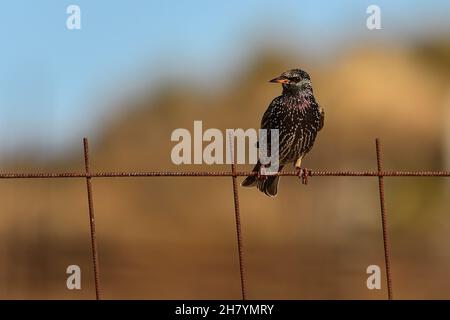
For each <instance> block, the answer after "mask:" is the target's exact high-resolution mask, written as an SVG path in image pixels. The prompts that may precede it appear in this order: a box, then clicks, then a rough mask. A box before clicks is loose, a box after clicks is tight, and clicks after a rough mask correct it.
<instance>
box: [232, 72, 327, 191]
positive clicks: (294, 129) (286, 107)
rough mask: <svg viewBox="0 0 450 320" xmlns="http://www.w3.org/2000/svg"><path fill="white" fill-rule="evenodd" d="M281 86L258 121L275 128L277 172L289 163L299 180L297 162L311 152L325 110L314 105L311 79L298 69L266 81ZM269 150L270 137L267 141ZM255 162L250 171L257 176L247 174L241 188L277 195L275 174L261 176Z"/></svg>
mask: <svg viewBox="0 0 450 320" xmlns="http://www.w3.org/2000/svg"><path fill="white" fill-rule="evenodd" d="M269 82H272V83H279V84H281V85H282V89H283V90H282V94H281V95H280V96H278V97H276V98H275V99H273V100H272V102H271V103H270V105H269V107H268V108H267V110H266V112H265V113H264V115H263V117H262V120H261V129H266V130H267V132H270V129H278V130H279V131H278V133H279V140H278V141H279V146H278V152H279V166H278V172H281V171H282V169H283V167H284V166H285V165H288V164H290V163H293V164H294V166H295V169H296V172H297V174H298V176H299V177H302V176H304V175H307V174H308V170H306V169H302V167H301V163H302V159H303V158H304V157H305V155H306V154H307V153H308V152H310V151H311V149H312V147H313V145H314V141H315V139H316V136H317V133H318V132H319V131H320V130H321V129H322V128H323V126H324V122H325V111H324V109H323V108H322V107H321V106H319V104H318V103H317V101H316V99H315V97H314V93H313V88H312V83H311V78H310V76H309V74H308V73H307V72H305V71H303V70H302V69H292V70H288V71H285V72H283V73H282V74H281V75H280V76H278V77H276V78H274V79H272V80H270V81H269ZM267 145H268V146H267V150H270V149H271V148H270V146H269V145H270V135H269V137H268V139H267ZM263 166H267V165H262V164H261V163H260V162H259V161H258V162H257V164H256V166H255V167H254V169H253V172H257V174H253V175H250V176H248V177H246V178H245V180H244V181H243V182H242V183H241V185H242V186H243V187H255V186H256V187H257V188H258V189H259V190H260V191H261V192H264V194H266V195H267V196H269V197H275V196H276V195H277V192H278V181H279V178H280V177H279V175H263V174H262V172H261V169H262V167H263Z"/></svg>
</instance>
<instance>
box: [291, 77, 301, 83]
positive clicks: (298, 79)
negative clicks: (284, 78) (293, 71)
mask: <svg viewBox="0 0 450 320" xmlns="http://www.w3.org/2000/svg"><path fill="white" fill-rule="evenodd" d="M300 80H301V79H300V77H292V81H293V82H300Z"/></svg>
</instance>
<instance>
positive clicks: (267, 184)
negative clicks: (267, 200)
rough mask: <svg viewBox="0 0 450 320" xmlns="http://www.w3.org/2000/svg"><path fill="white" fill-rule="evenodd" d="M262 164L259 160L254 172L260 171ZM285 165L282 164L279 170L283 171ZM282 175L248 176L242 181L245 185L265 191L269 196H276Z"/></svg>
mask: <svg viewBox="0 0 450 320" xmlns="http://www.w3.org/2000/svg"><path fill="white" fill-rule="evenodd" d="M260 168H261V164H260V163H259V162H258V163H257V164H256V166H255V168H254V169H253V172H259V170H260ZM281 169H283V166H280V168H279V169H278V171H281ZM279 179H280V177H279V176H278V175H277V176H275V175H273V176H270V175H269V176H266V177H265V178H264V179H259V178H258V176H254V175H253V176H248V177H247V178H245V180H244V181H243V182H242V183H241V185H242V186H243V187H255V186H256V187H257V188H258V190H259V191H261V192H264V193H265V194H266V195H267V196H269V197H275V196H276V195H277V191H278V181H279Z"/></svg>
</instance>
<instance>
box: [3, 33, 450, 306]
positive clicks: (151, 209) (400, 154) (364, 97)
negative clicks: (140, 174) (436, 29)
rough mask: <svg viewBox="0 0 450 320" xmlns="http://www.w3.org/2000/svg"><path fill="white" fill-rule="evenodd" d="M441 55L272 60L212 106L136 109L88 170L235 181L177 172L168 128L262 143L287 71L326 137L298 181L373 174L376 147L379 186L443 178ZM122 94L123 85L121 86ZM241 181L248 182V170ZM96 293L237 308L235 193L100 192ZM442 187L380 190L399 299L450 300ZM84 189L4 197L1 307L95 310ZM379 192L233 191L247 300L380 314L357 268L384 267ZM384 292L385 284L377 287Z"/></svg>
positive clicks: (165, 185)
mask: <svg viewBox="0 0 450 320" xmlns="http://www.w3.org/2000/svg"><path fill="white" fill-rule="evenodd" d="M449 48H450V43H449V42H448V41H447V42H443V41H442V39H439V40H436V41H434V42H432V43H427V44H423V45H421V46H418V47H416V48H409V49H407V48H395V47H389V48H388V47H385V48H378V47H374V48H370V47H367V46H365V47H361V48H359V49H358V48H357V49H352V50H349V51H348V52H346V53H345V54H343V55H342V56H341V57H340V58H338V59H336V60H334V61H332V62H325V63H323V64H320V65H318V64H313V63H311V62H310V61H309V60H308V59H306V58H304V57H301V56H296V55H290V56H286V55H281V54H279V53H278V52H276V51H267V52H265V53H264V52H263V53H261V54H260V55H259V56H255V57H254V59H253V61H254V62H253V63H252V64H251V65H250V66H248V68H247V69H246V70H243V71H242V73H241V74H240V75H238V76H237V77H236V79H234V80H233V81H230V84H229V86H227V87H222V88H220V89H217V90H211V91H209V90H208V91H207V92H205V90H202V89H201V88H195V87H187V86H185V85H184V84H183V83H182V82H180V83H176V82H174V83H167V84H165V85H164V86H162V87H161V88H159V90H157V91H156V92H155V91H152V92H151V93H149V94H146V95H142V96H138V97H134V98H132V99H130V100H129V101H128V102H127V103H126V104H124V105H123V106H121V108H120V109H121V111H120V112H119V113H118V114H117V115H116V116H115V117H113V118H112V119H111V120H108V121H109V122H107V123H105V124H104V129H103V131H102V132H101V134H100V135H98V136H96V137H92V138H91V139H90V140H91V154H92V157H91V159H92V167H93V168H92V170H95V171H111V170H136V171H140V170H229V168H228V167H227V166H214V167H211V166H200V165H195V166H194V165H192V166H186V167H183V166H182V167H180V166H175V165H173V164H172V163H171V160H170V151H171V149H172V147H173V145H174V143H172V142H171V141H170V134H171V132H172V131H173V130H174V129H176V128H188V129H190V130H191V129H192V126H193V121H194V120H203V125H204V129H206V128H211V127H214V128H219V129H225V128H238V127H242V128H250V127H258V126H259V122H260V118H261V116H262V113H263V112H264V111H265V109H266V107H267V105H268V104H269V102H270V101H271V99H273V98H274V97H275V96H276V95H278V94H279V92H280V88H279V87H277V86H274V85H272V84H269V83H268V82H267V80H269V79H271V78H273V76H275V75H277V74H279V73H280V72H282V71H284V70H286V69H288V68H292V67H301V68H304V69H306V70H307V71H308V72H309V73H310V74H311V76H312V80H313V85H314V90H315V94H316V97H317V98H318V101H319V102H320V103H321V104H322V105H323V106H324V108H325V110H326V124H325V128H324V130H323V131H322V132H321V133H320V135H319V137H318V139H317V141H316V145H315V147H314V149H313V151H312V152H311V154H310V155H308V157H307V158H306V159H305V161H304V165H305V166H307V167H308V168H313V169H317V170H319V169H335V170H339V169H354V170H366V169H374V168H376V158H375V145H374V139H375V137H380V138H382V141H383V143H384V150H385V168H386V169H387V170H390V169H391V170H396V169H399V170H443V169H447V170H448V169H449V165H448V163H444V161H445V160H444V159H445V157H444V154H445V152H446V150H448V149H449V148H450V146H449V144H450V138H448V137H447V138H446V137H445V135H444V132H445V130H446V127H447V126H449V123H450V121H449V119H447V118H446V116H445V115H448V114H449V113H448V112H446V108H449V107H450V106H449V102H448V101H449V96H450V81H449V79H450V77H449V70H450V68H449V64H450V56H449ZM123 81H126V79H123ZM82 168H83V157H82V149H81V137H80V149H79V150H73V151H72V152H71V153H69V154H68V155H67V157H66V159H64V160H55V161H50V162H46V163H40V164H39V166H37V165H36V164H35V163H33V156H32V154H29V155H28V157H26V160H25V161H23V162H18V161H16V160H15V159H12V160H11V161H9V163H7V164H6V165H4V166H3V169H2V170H4V171H13V170H21V171H56V170H58V171H62V170H69V171H80V170H82ZM240 169H250V166H248V168H247V167H245V168H244V167H242V168H240ZM93 187H94V200H95V210H96V217H97V229H98V241H99V251H100V268H101V272H102V286H103V292H104V295H105V297H106V298H149V299H161V298H175V299H177V298H186V299H197V298H206V299H209V298H212V299H213V298H223V299H233V298H239V271H238V260H237V253H236V244H235V226H234V214H233V201H232V189H231V179H228V178H214V179H213V178H203V179H202V178H136V179H120V180H110V179H95V180H94V182H93ZM449 190H450V187H449V183H448V181H444V179H434V178H429V179H428V178H422V179H421V178H395V179H394V178H386V195H387V196H386V201H387V209H388V214H389V220H390V232H391V235H392V246H393V256H392V262H393V266H392V267H393V273H394V274H393V275H394V286H395V287H394V288H395V294H396V297H398V298H448V297H450V280H448V279H447V277H446V275H447V270H448V268H449V267H450V248H449V245H448V244H449V243H450V236H449V234H450V233H449V231H450V216H449V215H448V213H449V195H450V194H449V192H450V191H449ZM85 192H86V191H85V181H84V180H82V179H80V180H53V181H51V180H45V181H42V180H40V181H38V180H27V181H25V180H20V181H18V180H7V181H1V183H0V194H2V204H3V205H2V214H1V219H0V239H1V241H0V243H1V244H0V283H1V285H0V298H68V299H69V298H93V297H94V291H93V286H92V285H93V274H92V265H91V262H90V244H89V223H88V211H87V203H86V194H85ZM377 192H378V191H377V183H376V179H375V178H359V179H356V178H326V177H316V178H312V179H310V183H309V185H308V186H306V187H305V186H303V185H302V184H301V183H300V182H299V181H298V180H297V179H294V178H282V179H281V186H280V191H279V196H278V197H277V198H275V199H269V198H266V197H265V196H263V195H262V194H260V193H258V192H256V191H255V190H253V189H241V190H240V197H241V210H242V220H243V221H242V224H243V235H244V242H245V254H246V262H247V275H248V280H247V283H248V291H249V292H248V294H249V297H250V298H261V299H264V298H266V299H272V298H274V299H278V298H286V299H301V298H325V299H334V298H344V299H346V298H366V299H372V298H373V299H380V298H384V297H385V295H386V292H385V289H384V288H383V289H382V290H381V291H377V290H375V291H369V290H367V288H366V287H365V283H366V277H367V275H366V268H367V266H369V265H371V264H378V265H380V266H383V263H384V260H383V251H382V250H383V245H382V240H381V222H380V213H379V202H378V193H377ZM71 264H77V265H80V266H81V268H82V277H83V278H82V290H81V291H77V292H75V291H69V290H67V289H66V287H65V281H66V276H67V275H66V274H65V269H66V267H67V266H68V265H71ZM383 283H384V281H383Z"/></svg>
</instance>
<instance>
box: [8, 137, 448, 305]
mask: <svg viewBox="0 0 450 320" xmlns="http://www.w3.org/2000/svg"><path fill="white" fill-rule="evenodd" d="M83 145H84V163H85V170H84V172H61V173H0V179H54V178H55V179H56V178H83V179H86V188H87V200H88V208H89V224H90V236H91V250H92V263H93V269H94V284H95V296H96V299H97V300H100V299H101V297H102V294H101V285H100V278H101V277H100V268H99V259H98V247H97V237H96V232H95V214H94V196H93V188H92V179H93V178H130V177H231V178H232V187H233V198H234V214H235V225H236V244H237V246H236V247H237V254H238V258H239V271H240V287H241V298H242V299H243V300H246V299H247V288H246V281H245V279H246V278H245V260H244V245H243V236H242V229H241V215H240V209H239V192H238V190H239V189H238V184H237V177H241V176H243V177H246V176H249V175H257V174H258V173H256V172H244V171H237V170H236V166H235V164H234V163H233V164H231V171H228V172H226V171H220V172H208V171H179V172H171V171H148V172H123V171H122V172H91V170H90V161H89V145H88V140H87V138H84V139H83ZM375 146H376V160H377V171H314V170H303V171H301V175H300V174H299V172H298V171H285V172H279V173H278V175H280V176H294V177H300V178H301V179H302V183H304V184H307V183H308V178H309V177H377V178H378V189H379V198H380V211H381V228H382V238H383V246H384V261H385V273H386V285H387V294H388V299H389V300H392V299H393V297H394V295H393V284H392V283H393V282H392V273H391V255H390V251H391V243H390V240H389V230H388V219H387V211H386V203H385V194H384V177H447V178H448V177H450V171H384V168H383V152H382V147H381V142H380V139H376V140H375ZM232 159H234V157H232Z"/></svg>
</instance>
